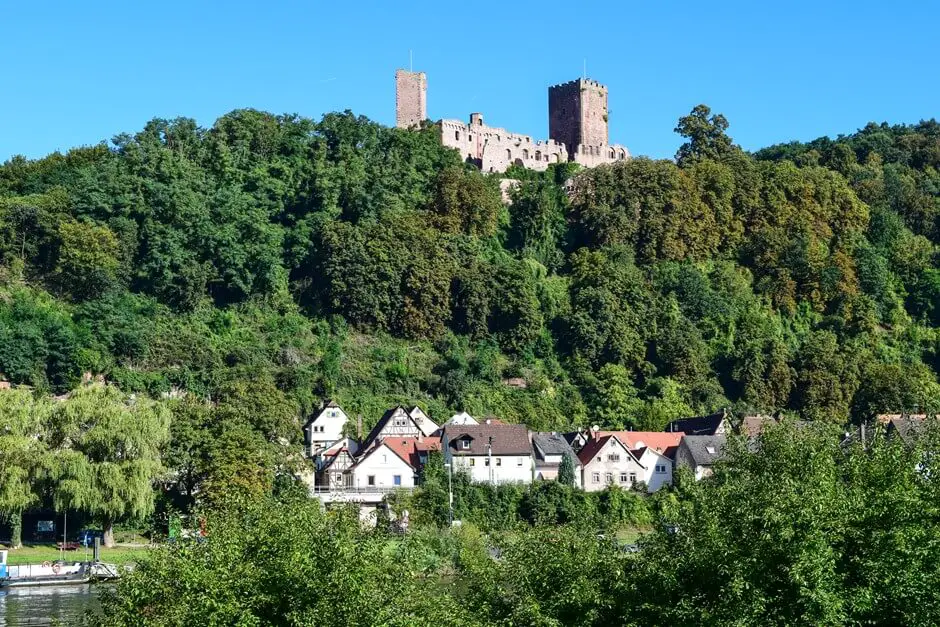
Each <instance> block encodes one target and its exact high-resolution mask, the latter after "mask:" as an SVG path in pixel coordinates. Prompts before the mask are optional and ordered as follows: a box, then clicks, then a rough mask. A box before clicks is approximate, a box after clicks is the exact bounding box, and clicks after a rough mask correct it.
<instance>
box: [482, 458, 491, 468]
mask: <svg viewBox="0 0 940 627" xmlns="http://www.w3.org/2000/svg"><path fill="white" fill-rule="evenodd" d="M483 465H484V466H489V465H490V458H489V457H487V458H486V459H484V460H483Z"/></svg>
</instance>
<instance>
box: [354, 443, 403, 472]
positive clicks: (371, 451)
mask: <svg viewBox="0 0 940 627" xmlns="http://www.w3.org/2000/svg"><path fill="white" fill-rule="evenodd" d="M383 448H384V449H388V450H390V451H391V452H392V453H394V454H395V456H396V457H398V458H399V459H400V460H401V461H403V462H405V463H406V464H407V465H408V466H411V467H412V468H414V466H412V465H411V462H410V461H409V460H408V455H407V454H406V453H404V452H403V451H402V450H401V449H400V448H395V447H392V446H389V445H388V443H387V442H386V441H385V440H384V439H381V440H377V441H376V442H375V444H374V445H373V446H370V447H369V448H368V449H367V450H366V451H365V452H362V453H361V454H360V455H358V456H357V457H356V461H355V462H354V463H353V464H352V465H351V466H350V467H349V470H352V469H353V468H355V467H357V466H358V465H359V464H361V463H362V462H364V461H365V460H367V459H369V458H370V457H372V455H373V454H374V453H375V452H376V451H380V450H382V449H383Z"/></svg>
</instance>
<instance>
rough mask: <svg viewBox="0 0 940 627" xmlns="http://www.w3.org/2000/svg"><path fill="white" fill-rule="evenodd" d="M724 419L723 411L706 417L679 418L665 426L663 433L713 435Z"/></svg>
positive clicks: (725, 415)
mask: <svg viewBox="0 0 940 627" xmlns="http://www.w3.org/2000/svg"><path fill="white" fill-rule="evenodd" d="M726 417H727V414H726V413H725V412H724V411H719V412H716V413H714V414H709V415H708V416H696V417H694V418H679V419H678V420H673V421H672V422H670V423H669V424H668V425H666V428H665V429H663V431H668V432H670V433H684V434H686V435H715V432H716V431H718V428H719V427H720V426H721V423H722V421H724V420H725V418H726Z"/></svg>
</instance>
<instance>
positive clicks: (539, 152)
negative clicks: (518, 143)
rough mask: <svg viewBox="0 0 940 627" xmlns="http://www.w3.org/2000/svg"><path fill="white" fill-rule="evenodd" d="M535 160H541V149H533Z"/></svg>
mask: <svg viewBox="0 0 940 627" xmlns="http://www.w3.org/2000/svg"><path fill="white" fill-rule="evenodd" d="M535 160H536V161H541V160H542V151H541V150H536V151H535Z"/></svg>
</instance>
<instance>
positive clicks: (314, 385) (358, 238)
mask: <svg viewBox="0 0 940 627" xmlns="http://www.w3.org/2000/svg"><path fill="white" fill-rule="evenodd" d="M727 126H728V124H727V121H726V120H725V119H724V118H723V117H722V116H720V115H712V114H711V112H710V111H709V110H708V108H707V107H703V106H700V107H697V108H696V109H695V110H693V111H692V112H691V114H690V115H689V116H687V117H685V118H683V119H682V120H680V121H679V125H678V127H677V129H676V130H677V131H678V132H679V133H680V134H681V135H682V136H684V137H685V139H686V143H685V144H684V145H683V146H682V148H681V149H680V151H679V153H678V155H677V159H676V161H667V160H650V159H645V158H637V159H633V160H631V161H629V162H626V163H622V164H617V165H613V166H609V167H607V166H604V167H598V168H595V169H591V170H585V171H580V172H578V171H575V170H573V169H572V168H570V167H569V166H567V165H565V166H558V167H554V166H553V169H550V170H549V171H548V172H547V173H544V174H536V173H532V172H526V171H516V172H510V173H509V176H512V177H514V178H518V179H520V181H521V182H520V184H519V186H518V187H517V188H516V189H515V190H514V191H513V193H512V195H513V203H512V205H511V206H510V207H505V206H504V205H503V204H502V203H501V201H500V192H499V181H498V179H496V178H494V177H492V176H487V175H484V174H481V173H480V172H478V171H477V170H475V169H474V168H473V167H472V166H469V165H466V164H463V163H461V161H460V159H459V156H458V154H457V153H456V152H454V151H451V150H449V149H445V148H442V147H441V146H440V143H439V141H438V139H437V136H436V134H435V132H434V130H433V129H430V128H428V129H425V130H423V131H420V132H409V131H402V130H398V129H390V128H385V127H383V126H380V125H378V124H375V123H373V122H370V121H369V120H366V119H364V118H361V117H356V116H354V115H353V114H351V113H348V112H347V113H342V114H330V115H327V116H325V117H324V118H323V119H322V120H321V121H319V122H315V121H312V120H309V119H305V118H300V117H296V116H274V115H270V114H267V113H262V112H258V111H253V110H241V111H234V112H232V113H230V114H228V115H226V116H224V117H222V118H220V119H219V120H218V121H216V123H215V124H214V125H213V126H212V128H208V129H205V128H200V127H199V126H197V125H196V123H195V122H194V121H192V120H189V119H177V120H172V121H167V120H153V121H152V122H150V123H149V124H147V126H146V127H145V128H144V129H143V130H141V131H140V132H138V133H135V134H123V135H118V136H116V137H115V138H114V140H113V143H112V144H108V145H105V144H102V145H99V146H94V147H87V148H78V149H74V150H72V151H70V152H68V153H67V154H65V155H61V154H53V155H50V156H48V157H46V158H44V159H40V160H36V161H29V160H25V159H22V158H14V159H12V160H10V161H8V162H7V163H5V164H4V165H3V166H2V167H0V373H2V375H3V376H4V377H5V378H6V379H7V380H9V381H10V382H12V383H14V384H28V385H31V386H34V387H36V388H38V389H40V390H47V391H52V392H63V391H67V390H69V389H71V388H73V387H74V386H75V385H76V384H77V382H78V381H79V380H80V378H81V376H82V374H83V373H84V372H92V373H96V374H99V373H100V374H103V375H104V376H105V377H106V378H107V379H108V380H110V381H113V382H114V383H116V384H117V385H119V386H120V387H121V388H122V390H124V391H125V392H134V393H147V394H150V395H153V396H160V395H170V396H174V397H184V400H182V401H179V402H177V403H176V404H175V405H174V411H173V413H174V416H173V420H172V422H171V432H172V440H171V444H170V448H171V454H170V455H169V457H168V458H167V463H168V464H169V465H171V466H173V467H174V468H177V469H179V468H183V467H185V468H188V469H189V470H190V471H192V473H193V476H195V477H198V476H202V475H204V474H205V473H206V472H208V470H207V468H208V467H209V466H210V465H212V467H213V468H215V469H216V470H217V471H218V469H219V468H226V467H228V468H243V467H244V462H245V459H243V458H241V457H238V456H246V455H253V454H254V453H252V452H251V451H256V450H262V449H258V448H255V447H246V446H237V447H236V446H229V444H232V443H246V442H255V443H261V442H265V443H270V447H269V448H268V449H264V450H266V451H268V452H266V453H264V454H265V455H267V454H269V453H270V454H271V455H272V458H270V459H274V458H276V450H275V449H276V447H277V446H282V445H283V443H284V441H285V439H286V440H288V441H289V440H291V439H293V440H294V441H297V440H299V438H300V437H301V433H300V431H299V419H300V416H302V415H304V413H305V412H308V411H309V410H310V409H311V408H312V407H313V406H314V405H315V404H316V403H317V402H318V400H319V399H320V398H321V397H324V396H330V397H334V398H336V400H337V401H339V402H340V404H342V405H343V407H345V408H346V409H347V410H348V411H349V412H350V413H351V414H354V413H360V412H361V413H362V414H363V415H364V417H365V421H366V426H368V425H369V423H370V422H372V421H374V420H376V419H377V418H378V416H379V415H380V413H381V411H382V410H383V409H384V408H386V407H388V406H389V405H391V404H393V403H395V402H417V403H419V404H421V405H423V406H424V407H425V408H426V409H428V410H429V412H430V414H431V415H432V416H433V417H436V418H443V417H444V416H445V415H448V412H450V411H452V410H456V409H466V410H468V411H470V412H471V413H473V414H488V413H493V414H497V415H499V416H501V417H503V418H504V419H506V420H508V421H522V422H526V423H528V424H529V425H531V426H532V427H533V428H536V429H562V428H567V427H570V426H572V425H576V424H582V425H584V424H590V423H598V424H603V425H606V426H609V427H612V428H620V427H637V428H644V429H656V430H658V429H661V428H662V427H663V425H664V424H665V423H666V422H667V421H668V420H669V419H671V418H674V417H678V416H683V415H694V414H696V413H702V412H711V411H714V410H716V409H718V408H720V407H724V406H727V407H732V408H734V409H738V410H767V411H770V410H778V409H782V410H788V411H792V412H794V413H797V414H799V415H800V416H802V417H805V418H809V419H815V420H824V421H831V422H835V423H844V422H846V421H850V420H854V421H858V420H861V419H864V418H868V417H870V416H872V415H873V414H875V413H877V412H881V411H886V410H892V411H899V410H913V409H917V408H922V407H930V408H933V409H937V408H938V407H940V386H938V383H937V373H938V370H940V331H938V328H940V263H938V262H940V256H938V244H940V173H938V167H940V125H938V124H937V123H936V122H934V121H930V122H923V123H921V124H918V125H916V126H893V127H889V126H886V125H883V126H876V125H871V126H869V127H866V128H865V129H863V130H861V131H859V132H858V133H856V134H854V135H850V136H847V137H840V138H838V139H835V140H831V139H820V140H817V141H814V142H811V143H809V144H787V145H781V146H775V147H771V148H767V149H765V150H762V151H760V152H758V153H756V154H753V155H751V154H748V153H746V152H744V151H742V150H741V149H740V148H738V147H737V146H736V145H734V143H733V140H732V139H731V138H730V137H729V136H728V135H727V133H726V130H727ZM781 132H785V131H781ZM569 181H570V186H569ZM509 378H522V379H524V380H525V382H526V387H525V388H524V389H522V388H520V387H518V386H509V385H506V384H505V383H504V382H503V381H504V380H505V379H509ZM206 399H209V400H211V401H212V403H211V404H207V403H205V402H203V401H204V400H206ZM270 459H268V461H269V462H270ZM210 460H211V464H210ZM261 461H265V460H261ZM219 472H222V471H219ZM223 474H224V473H223ZM193 481H196V479H193Z"/></svg>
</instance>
